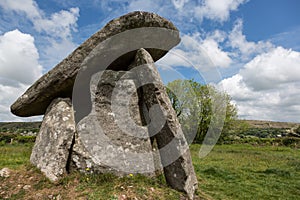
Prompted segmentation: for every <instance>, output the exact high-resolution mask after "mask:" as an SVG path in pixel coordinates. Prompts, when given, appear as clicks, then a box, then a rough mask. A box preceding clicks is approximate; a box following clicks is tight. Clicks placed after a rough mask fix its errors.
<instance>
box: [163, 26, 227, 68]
mask: <svg viewBox="0 0 300 200" xmlns="http://www.w3.org/2000/svg"><path fill="white" fill-rule="evenodd" d="M224 39H225V36H224V34H223V33H222V32H220V31H215V32H214V33H211V34H207V36H206V37H205V36H204V39H202V37H201V35H200V33H194V34H193V35H183V36H182V37H181V43H180V44H179V46H178V47H176V48H175V49H174V50H172V52H173V53H175V54H167V55H166V56H165V57H164V58H162V60H161V61H160V62H162V63H164V64H168V65H171V66H182V67H192V66H195V67H196V68H197V69H199V70H204V69H207V68H211V67H229V66H230V64H231V63H232V60H231V58H230V57H229V55H228V52H225V51H223V50H222V49H221V47H220V45H219V42H222V41H223V40H224Z"/></svg>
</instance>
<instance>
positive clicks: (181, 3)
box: [172, 0, 189, 10]
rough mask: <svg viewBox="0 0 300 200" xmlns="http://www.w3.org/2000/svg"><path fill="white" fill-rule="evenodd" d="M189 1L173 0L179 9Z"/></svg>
mask: <svg viewBox="0 0 300 200" xmlns="http://www.w3.org/2000/svg"><path fill="white" fill-rule="evenodd" d="M188 2H189V0H172V3H173V5H174V6H175V8H176V9H179V10H181V9H182V8H183V7H184V5H185V4H186V3H188Z"/></svg>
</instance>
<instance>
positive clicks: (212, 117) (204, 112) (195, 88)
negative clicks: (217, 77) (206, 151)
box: [167, 80, 237, 143]
mask: <svg viewBox="0 0 300 200" xmlns="http://www.w3.org/2000/svg"><path fill="white" fill-rule="evenodd" d="M167 93H168V95H169V98H170V100H171V103H172V106H173V108H174V110H175V111H176V114H177V117H178V119H179V121H180V123H181V125H182V130H183V132H184V134H185V136H186V138H187V140H188V141H189V142H191V141H192V140H193V139H194V140H193V141H194V142H195V143H201V142H202V141H203V140H204V137H205V136H206V134H207V133H208V131H210V133H211V135H212V136H213V137H218V135H217V136H216V135H214V134H218V133H220V132H221V136H220V138H219V142H222V141H224V140H225V139H226V137H227V136H228V134H229V132H230V128H231V127H232V126H233V125H234V122H235V120H236V118H237V109H236V107H235V105H233V104H232V103H231V99H230V96H229V95H228V94H226V93H224V92H220V91H218V90H217V89H216V88H215V87H213V86H211V85H202V84H200V83H198V82H195V81H194V80H175V81H172V82H170V83H168V85H167ZM221 129H222V130H221Z"/></svg>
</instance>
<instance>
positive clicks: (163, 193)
mask: <svg viewBox="0 0 300 200" xmlns="http://www.w3.org/2000/svg"><path fill="white" fill-rule="evenodd" d="M31 148H32V145H28V144H15V145H8V144H7V145H3V146H0V169H1V168H3V167H8V168H10V169H14V170H13V174H12V175H11V177H9V178H8V179H7V180H6V181H4V178H0V199H1V198H4V197H10V199H30V198H32V197H33V196H36V195H39V196H38V198H39V199H47V198H49V196H51V195H52V197H53V198H54V197H55V198H58V196H60V198H62V199H74V198H75V199H111V200H114V199H122V198H123V197H126V198H127V199H134V198H135V197H136V198H137V199H180V198H183V195H182V194H181V193H179V192H177V191H175V190H172V189H170V188H169V187H167V185H166V183H165V181H164V178H163V177H162V176H161V177H159V178H156V179H151V178H147V177H144V176H141V175H134V176H127V177H123V178H119V177H115V176H114V175H111V174H103V175H93V174H89V175H83V174H80V173H78V172H73V173H71V174H69V175H68V176H66V177H65V178H63V179H62V180H61V181H60V182H59V183H57V184H53V183H50V182H49V181H48V180H47V179H46V178H45V177H44V176H43V175H42V174H41V173H40V172H39V171H38V170H37V169H35V168H34V167H32V166H31V165H30V164H29V157H30V152H31ZM199 149H200V145H192V146H191V153H192V158H193V164H194V167H195V171H196V174H197V178H198V181H199V190H198V191H197V193H198V195H199V196H201V197H202V198H204V199H299V198H298V197H299V196H300V150H299V149H292V148H289V147H275V146H263V147H262V146H251V145H217V146H215V147H214V149H213V151H212V152H211V153H210V154H209V155H208V156H206V157H205V158H199V157H198V152H199ZM26 184H29V185H31V188H30V189H29V190H26V191H25V190H24V189H22V187H23V186H24V185H26ZM19 185H21V187H20V188H18V187H19ZM2 190H3V191H4V193H2V192H3V191H2ZM1 195H2V196H1ZM36 198H37V197H36Z"/></svg>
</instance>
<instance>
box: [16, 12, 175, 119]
mask: <svg viewBox="0 0 300 200" xmlns="http://www.w3.org/2000/svg"><path fill="white" fill-rule="evenodd" d="M143 28H150V29H149V30H146V29H143ZM159 28H160V30H162V29H164V31H163V30H162V31H161V33H158V34H157V30H156V29H159ZM129 30H130V31H131V30H132V31H135V34H131V33H129V34H128V35H129V36H132V37H133V38H130V39H126V40H127V41H128V40H130V42H131V43H133V41H136V42H135V44H138V45H139V46H140V47H136V48H133V49H132V50H131V51H130V52H126V53H124V54H122V55H118V58H117V59H115V60H113V62H112V63H110V65H109V66H108V68H109V69H114V70H120V69H121V70H122V69H123V70H126V68H127V67H128V65H129V64H130V63H131V62H132V61H133V59H134V56H135V53H136V50H137V49H139V48H147V49H148V50H149V52H150V53H151V55H152V57H153V59H154V60H158V59H160V58H161V57H162V56H164V55H165V54H166V53H167V51H168V50H169V49H171V48H172V47H174V46H175V45H177V44H178V43H179V41H180V39H179V32H178V30H177V28H176V27H175V26H174V25H173V24H172V23H171V22H170V21H168V20H166V19H164V18H162V17H160V16H159V15H157V14H153V13H148V12H140V11H136V12H132V13H128V14H126V15H124V16H121V17H119V18H117V19H114V20H112V21H110V22H109V23H108V24H107V25H106V26H105V27H103V28H102V29H101V30H100V31H98V32H97V33H95V34H94V35H93V36H91V37H90V38H89V39H88V40H86V41H85V42H84V43H82V44H81V45H80V46H79V47H78V48H77V49H75V50H74V51H73V52H72V53H71V54H70V55H69V56H68V57H67V58H65V59H64V60H63V61H61V62H60V63H59V64H58V65H57V66H56V67H54V68H53V69H52V70H50V71H49V72H48V73H46V74H45V75H44V76H42V77H41V78H40V79H39V80H37V81H36V82H35V83H34V84H33V85H32V86H31V87H30V88H29V89H28V90H27V91H26V92H25V93H24V94H23V95H22V96H21V97H20V98H18V99H17V101H16V102H15V103H14V104H13V105H12V106H11V112H12V113H14V114H15V115H17V116H21V117H28V116H34V115H43V114H45V111H46V109H47V107H48V105H49V104H50V103H51V101H52V100H53V99H55V98H57V97H69V98H71V97H72V91H73V85H74V81H75V78H76V75H77V73H78V71H79V70H80V68H81V67H82V63H83V61H84V60H85V59H86V58H87V57H88V56H89V55H90V54H91V53H92V51H93V50H94V49H95V48H96V47H97V46H99V45H100V49H101V50H100V51H101V52H102V53H103V52H104V53H105V52H107V51H108V50H114V49H115V48H117V46H113V47H112V46H111V45H106V46H105V45H104V46H103V47H101V43H102V42H107V41H109V40H113V41H114V39H112V38H113V37H114V36H118V35H120V34H126V33H128V31H129ZM141 30H142V31H141ZM168 30H169V31H168ZM155 31H156V34H155ZM147 33H148V35H147ZM162 34H165V36H164V38H166V39H165V40H160V39H161V38H162ZM126 40H123V41H122V43H121V44H123V43H124V41H126ZM155 43H157V45H155ZM106 44H107V43H106ZM147 44H148V45H147ZM149 44H150V45H149ZM126 45H127V44H126ZM147 46H148V47H147ZM162 46H163V47H164V48H161V47H162ZM127 48H128V49H129V48H130V45H127ZM98 67H101V66H98ZM103 70H104V69H103Z"/></svg>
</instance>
